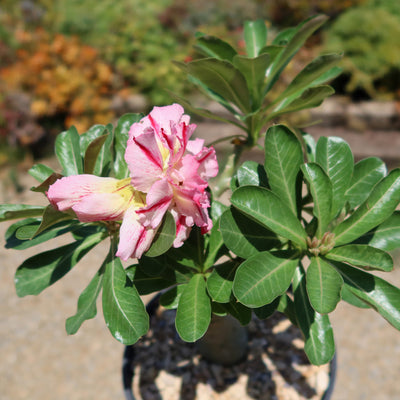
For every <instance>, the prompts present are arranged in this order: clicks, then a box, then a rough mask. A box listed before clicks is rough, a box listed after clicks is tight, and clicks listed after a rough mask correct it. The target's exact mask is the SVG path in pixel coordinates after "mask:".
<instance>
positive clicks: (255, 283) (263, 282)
mask: <svg viewBox="0 0 400 400" xmlns="http://www.w3.org/2000/svg"><path fill="white" fill-rule="evenodd" d="M297 262H298V259H297V258H295V256H294V254H293V253H292V254H288V253H286V254H284V255H282V258H280V257H276V256H275V255H273V254H271V253H269V252H267V251H264V252H261V253H258V254H256V255H254V256H252V257H250V258H248V259H247V260H245V261H244V262H243V263H242V264H241V265H240V267H239V268H238V270H237V271H236V275H235V279H234V282H233V292H234V294H235V297H236V298H237V299H238V300H239V301H240V302H241V303H242V304H244V305H246V306H248V307H253V308H254V307H261V306H264V305H265V304H269V303H271V302H272V301H273V300H275V298H276V297H278V296H280V295H281V294H283V293H284V292H285V291H286V290H287V289H288V287H289V286H290V283H291V281H292V278H293V274H294V270H295V268H296V265H297Z"/></svg>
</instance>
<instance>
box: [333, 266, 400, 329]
mask: <svg viewBox="0 0 400 400" xmlns="http://www.w3.org/2000/svg"><path fill="white" fill-rule="evenodd" d="M335 267H336V268H337V270H338V271H339V272H340V274H341V275H342V276H343V279H344V284H345V286H347V288H348V289H349V290H350V291H351V292H352V293H353V294H354V295H356V296H357V297H358V298H360V299H361V300H362V301H364V302H366V303H367V304H369V305H370V306H371V307H372V308H373V309H374V310H376V311H378V313H379V314H381V315H382V317H383V318H385V319H386V320H387V321H388V322H389V323H390V324H391V325H393V326H394V327H395V328H396V329H398V330H400V289H399V288H397V287H395V286H393V285H391V284H390V283H388V282H386V281H385V280H383V279H381V278H378V277H377V276H374V275H371V274H369V273H368V272H364V271H361V270H359V269H357V268H353V267H350V266H348V265H345V264H342V263H335Z"/></svg>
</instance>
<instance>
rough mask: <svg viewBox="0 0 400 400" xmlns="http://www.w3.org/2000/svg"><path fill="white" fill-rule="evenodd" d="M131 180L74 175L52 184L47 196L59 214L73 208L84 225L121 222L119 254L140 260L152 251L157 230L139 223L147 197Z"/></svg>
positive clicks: (125, 258) (126, 257)
mask: <svg viewBox="0 0 400 400" xmlns="http://www.w3.org/2000/svg"><path fill="white" fill-rule="evenodd" d="M130 181H131V179H130V178H127V179H121V180H117V179H114V178H100V177H98V176H95V175H86V174H83V175H72V176H67V177H64V178H61V179H59V180H57V181H56V182H55V183H54V184H53V185H51V186H50V187H49V190H48V192H47V197H48V199H49V200H50V203H51V204H52V205H53V206H54V207H55V208H56V209H58V210H59V211H67V210H69V209H72V210H73V211H74V212H75V214H76V216H77V218H78V219H79V220H80V221H82V222H92V221H120V220H122V224H121V228H120V239H119V244H118V251H117V253H116V255H117V256H119V257H120V258H121V259H123V260H127V259H128V258H129V257H137V258H140V257H141V256H142V254H143V253H144V252H145V251H147V250H148V249H149V247H150V245H151V242H152V240H153V238H154V235H155V232H156V230H155V229H152V228H151V227H144V226H143V225H142V224H141V223H140V222H139V221H138V214H137V210H139V209H141V208H143V207H144V206H145V205H146V203H145V200H146V195H145V194H144V193H141V192H139V191H137V190H135V189H134V187H133V186H132V185H131V182H130Z"/></svg>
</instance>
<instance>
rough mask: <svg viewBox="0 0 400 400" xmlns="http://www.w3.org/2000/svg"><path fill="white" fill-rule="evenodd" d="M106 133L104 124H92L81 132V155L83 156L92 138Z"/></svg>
mask: <svg viewBox="0 0 400 400" xmlns="http://www.w3.org/2000/svg"><path fill="white" fill-rule="evenodd" d="M106 133H107V131H106V127H105V126H104V125H93V126H91V127H90V128H89V129H88V130H87V131H86V132H85V133H82V135H80V136H79V144H80V149H81V156H82V157H84V156H85V153H86V150H87V148H88V146H89V145H90V143H92V142H93V140H95V139H97V138H99V137H100V136H103V135H105V134H106Z"/></svg>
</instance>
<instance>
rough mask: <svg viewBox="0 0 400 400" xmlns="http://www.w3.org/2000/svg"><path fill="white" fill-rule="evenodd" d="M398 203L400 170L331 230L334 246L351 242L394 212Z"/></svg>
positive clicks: (376, 187)
mask: <svg viewBox="0 0 400 400" xmlns="http://www.w3.org/2000/svg"><path fill="white" fill-rule="evenodd" d="M399 201H400V169H395V170H393V171H392V172H390V174H389V175H388V176H386V177H385V178H384V179H382V180H381V181H380V182H379V183H378V184H377V185H376V186H375V187H374V189H373V190H372V192H371V193H370V195H369V197H368V198H367V200H366V201H365V202H364V203H363V204H361V205H360V207H359V208H357V210H356V211H355V212H354V214H352V215H351V216H350V217H349V218H347V219H346V220H344V221H343V222H342V223H341V224H339V225H337V226H336V228H335V229H334V230H333V233H334V234H335V235H336V237H335V243H336V245H337V246H338V245H341V244H345V243H349V242H352V241H353V240H355V239H357V238H359V237H360V236H361V235H363V234H364V233H366V232H368V231H369V230H371V229H372V228H374V227H375V226H377V225H379V224H381V223H382V222H384V221H385V220H386V219H387V218H389V217H390V215H391V214H392V213H393V212H394V210H395V209H396V207H397V205H398V204H399Z"/></svg>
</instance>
